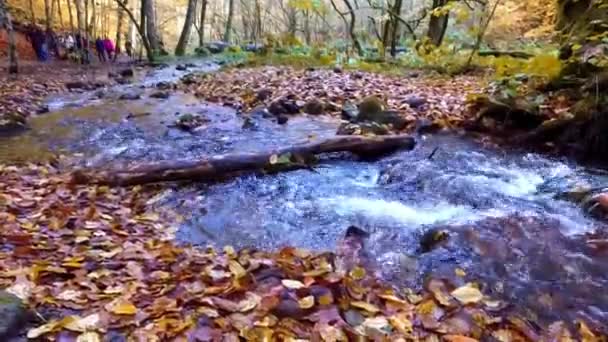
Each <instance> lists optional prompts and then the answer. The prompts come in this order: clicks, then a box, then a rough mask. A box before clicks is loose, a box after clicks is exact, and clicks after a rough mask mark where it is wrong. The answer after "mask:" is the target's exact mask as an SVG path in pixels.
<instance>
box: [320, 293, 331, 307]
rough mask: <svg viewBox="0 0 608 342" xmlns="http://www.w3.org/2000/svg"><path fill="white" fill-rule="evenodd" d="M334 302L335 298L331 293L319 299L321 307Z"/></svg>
mask: <svg viewBox="0 0 608 342" xmlns="http://www.w3.org/2000/svg"><path fill="white" fill-rule="evenodd" d="M333 302H334V297H333V296H332V295H331V293H326V294H324V295H322V296H320V297H319V304H320V305H329V304H331V303H333Z"/></svg>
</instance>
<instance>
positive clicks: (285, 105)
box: [268, 98, 300, 115]
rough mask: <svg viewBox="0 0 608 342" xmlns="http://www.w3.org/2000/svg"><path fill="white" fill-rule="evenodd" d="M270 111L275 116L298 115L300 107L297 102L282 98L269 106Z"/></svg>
mask: <svg viewBox="0 0 608 342" xmlns="http://www.w3.org/2000/svg"><path fill="white" fill-rule="evenodd" d="M268 111H269V112H270V113H272V114H274V115H280V114H297V113H299V112H300V107H299V106H298V105H297V104H296V101H294V100H290V99H288V98H282V99H279V100H276V101H274V102H273V103H271V104H270V106H268Z"/></svg>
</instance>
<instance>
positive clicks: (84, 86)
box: [65, 81, 105, 91]
mask: <svg viewBox="0 0 608 342" xmlns="http://www.w3.org/2000/svg"><path fill="white" fill-rule="evenodd" d="M104 86H105V84H104V83H101V82H83V81H74V82H67V83H66V84H65V87H66V89H67V90H69V91H72V90H95V89H98V88H101V87H104Z"/></svg>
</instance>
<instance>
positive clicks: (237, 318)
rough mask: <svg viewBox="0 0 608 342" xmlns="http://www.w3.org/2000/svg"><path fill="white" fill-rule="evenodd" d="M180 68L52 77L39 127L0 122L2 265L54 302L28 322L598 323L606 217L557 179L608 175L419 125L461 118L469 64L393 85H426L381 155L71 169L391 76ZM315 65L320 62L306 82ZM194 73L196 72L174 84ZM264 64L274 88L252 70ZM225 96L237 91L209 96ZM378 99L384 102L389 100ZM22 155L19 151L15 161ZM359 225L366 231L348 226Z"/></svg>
mask: <svg viewBox="0 0 608 342" xmlns="http://www.w3.org/2000/svg"><path fill="white" fill-rule="evenodd" d="M176 68H177V66H168V67H165V68H162V69H154V70H150V71H148V72H146V74H145V75H142V77H141V78H140V79H138V80H137V81H135V82H133V83H131V84H124V85H116V86H113V87H108V88H107V89H105V90H104V91H103V94H101V93H98V91H88V92H87V91H84V92H80V91H77V92H73V93H71V94H60V95H55V96H53V97H52V98H51V99H50V100H49V101H47V102H46V104H47V105H48V106H49V111H50V112H49V113H47V114H44V115H43V116H39V117H35V118H32V120H30V129H29V130H28V131H26V132H24V133H23V134H20V135H18V136H12V137H5V138H2V139H3V140H2V148H0V156H3V158H4V160H5V162H4V163H5V165H6V166H4V167H3V168H2V173H1V176H2V179H3V184H5V186H4V188H2V195H3V200H2V202H1V205H2V206H3V207H4V209H5V210H3V212H6V213H7V214H5V215H3V216H2V220H3V223H4V226H5V227H7V229H8V228H10V233H8V234H6V237H5V238H4V239H5V240H3V243H4V244H3V245H4V246H5V247H4V248H5V250H4V251H3V254H2V257H1V258H0V259H1V260H2V263H3V265H5V266H6V267H5V269H7V270H9V271H8V272H6V273H3V274H2V282H3V283H2V284H3V286H8V287H9V288H12V289H13V290H15V289H17V291H16V292H19V291H18V289H25V290H27V291H26V292H25V293H26V294H28V296H27V297H28V298H29V299H30V304H29V307H30V308H31V309H35V310H36V311H37V312H38V313H40V314H41V315H42V317H44V318H45V319H47V320H48V322H44V321H40V320H34V322H32V324H31V325H30V327H32V328H33V327H35V326H42V327H43V328H41V329H40V330H34V332H32V333H31V334H35V333H40V334H42V333H45V335H43V336H49V337H50V336H56V335H57V334H59V336H66V338H73V337H75V336H76V335H78V334H84V335H85V336H86V334H87V333H88V334H89V335H91V336H93V335H95V336H97V335H103V334H106V333H107V334H109V335H111V336H114V335H117V336H123V337H126V336H140V337H142V338H144V339H146V338H149V337H151V336H161V339H163V338H164V339H170V338H174V337H179V336H181V337H187V336H190V337H192V336H198V338H199V339H201V340H213V338H214V336H217V335H218V334H222V333H225V334H232V335H229V336H236V335H234V333H236V334H237V335H238V334H241V335H242V337H243V338H250V339H251V340H256V339H257V340H259V338H260V337H259V336H269V334H274V335H273V336H275V337H276V336H278V334H284V335H283V336H290V337H292V338H296V337H297V338H304V339H306V338H308V339H312V340H314V339H315V338H324V339H326V340H331V338H332V336H333V338H334V340H339V338H341V337H343V336H345V334H346V335H347V336H351V335H352V334H363V335H367V336H369V337H372V338H373V337H379V336H380V335H383V336H384V337H385V338H389V339H391V340H396V339H398V338H399V337H401V338H407V337H408V334H409V335H411V336H414V337H416V338H420V339H422V338H428V339H433V338H439V337H440V336H441V337H442V338H445V339H447V340H455V341H468V339H466V338H465V337H464V336H469V338H477V339H483V338H489V337H490V336H493V338H496V339H499V340H505V339H506V340H517V339H518V338H521V339H523V340H531V341H536V340H540V339H541V338H547V339H551V338H556V336H562V337H563V336H566V335H568V334H570V335H571V336H572V337H573V338H576V339H580V340H583V338H587V339H591V340H593V339H592V338H593V337H591V336H592V334H595V336H596V337H597V338H599V336H601V335H602V334H606V332H605V331H603V330H602V329H603V326H602V322H603V321H605V318H606V312H608V299H606V298H605V297H603V296H601V295H599V294H600V293H602V290H601V289H602V288H603V287H604V286H605V284H606V282H607V279H606V277H605V274H608V273H606V267H608V266H607V265H608V262H607V260H606V257H607V256H606V254H605V251H606V249H605V244H604V243H603V241H605V226H604V225H603V223H602V222H601V221H598V220H595V219H594V218H593V217H591V216H588V215H586V213H585V212H584V211H582V210H581V209H580V207H579V206H578V205H577V204H575V203H572V202H570V201H568V200H567V199H564V198H561V197H560V196H562V195H563V194H564V193H566V192H568V191H570V190H572V189H573V188H576V186H577V185H579V184H586V185H588V186H589V187H592V188H597V187H600V186H601V185H603V184H605V181H606V179H605V176H604V175H601V174H598V173H594V172H593V170H590V169H587V168H585V167H582V166H580V165H577V164H576V163H573V162H571V161H569V160H566V159H556V158H548V157H547V156H543V155H538V154H533V153H528V152H526V151H518V150H505V149H502V148H500V147H498V146H494V144H491V143H487V141H486V140H485V139H481V141H479V140H476V139H471V138H470V137H467V136H463V135H458V134H453V133H451V134H445V133H444V134H428V132H429V131H441V129H442V126H441V125H433V121H434V119H435V118H436V119H438V120H444V121H445V120H449V119H446V118H449V114H450V112H451V110H454V111H455V113H456V115H455V118H454V121H453V122H454V123H455V124H454V127H459V125H460V122H462V121H463V117H464V114H462V113H464V112H463V111H462V110H463V107H462V105H463V103H464V100H466V93H465V92H464V91H463V89H465V88H462V87H461V85H460V84H459V83H458V81H454V80H453V82H454V83H445V82H446V81H445V80H439V79H438V80H436V81H435V82H436V83H433V84H431V85H429V86H428V88H424V89H422V90H420V92H419V93H416V94H412V91H413V90H415V89H416V87H417V86H419V85H420V84H422V83H424V82H425V79H424V76H420V75H419V76H418V77H413V78H412V79H415V81H411V82H409V83H407V84H392V83H391V84H392V85H390V87H388V88H387V89H389V90H390V92H389V94H398V95H399V97H403V98H406V97H408V96H410V95H416V96H418V97H420V98H422V95H424V96H425V101H426V102H425V103H424V104H422V105H421V106H419V107H418V108H417V109H414V108H412V106H411V105H410V104H407V103H405V104H404V105H403V107H402V108H400V109H399V110H403V111H405V112H407V113H406V114H404V115H401V114H399V115H400V116H403V117H407V116H408V115H412V116H414V115H419V117H414V118H413V119H412V120H407V122H406V125H405V126H404V127H403V130H404V131H410V132H415V131H417V132H418V135H417V140H418V146H417V148H416V149H415V150H414V151H411V152H406V151H402V152H397V153H395V154H392V155H390V156H387V157H385V158H382V159H380V160H376V161H372V162H369V161H362V160H358V159H357V158H353V157H345V156H327V157H325V158H321V159H320V160H319V161H318V163H317V164H315V165H312V169H305V170H298V171H294V172H289V173H279V174H275V175H261V174H255V173H254V174H247V175H244V176H242V177H239V178H236V179H233V180H229V181H225V182H220V183H215V184H196V183H194V184H187V185H183V184H165V185H162V186H145V187H130V188H107V187H90V186H74V185H71V184H69V182H68V181H67V177H68V176H69V174H68V173H69V172H70V171H71V170H73V169H74V168H76V167H93V168H103V167H108V166H120V165H125V164H131V163H136V162H142V161H159V160H175V159H186V160H193V159H197V158H200V157H201V156H209V155H217V154H222V153H230V152H254V151H263V150H267V149H269V148H276V147H280V146H286V145H291V144H297V143H301V142H303V141H311V140H316V139H323V138H325V137H331V136H334V135H335V134H336V131H338V129H339V128H340V126H342V125H343V124H344V122H343V121H341V120H340V119H339V118H338V117H339V116H341V115H342V112H343V111H342V110H338V109H336V110H334V111H332V112H331V113H330V114H331V115H323V114H312V113H311V114H289V113H275V114H273V113H271V112H270V111H269V110H264V108H263V107H262V108H260V106H262V105H263V106H264V107H269V106H270V105H271V104H272V103H274V102H276V101H275V100H281V99H282V98H285V99H284V100H282V102H281V105H280V106H278V107H280V108H277V109H282V110H285V109H286V108H287V107H289V106H285V104H289V103H291V102H293V104H294V105H296V106H297V107H298V111H300V107H304V106H305V105H306V102H308V101H309V100H311V99H312V98H311V96H313V95H314V93H315V92H317V91H326V92H327V93H328V94H329V95H324V96H326V97H321V99H322V100H325V99H326V98H327V99H329V97H331V96H335V97H339V98H340V99H341V100H346V99H347V98H346V97H343V95H341V94H343V93H341V92H342V91H344V90H347V92H346V93H347V94H350V93H352V94H353V95H352V96H353V98H352V99H353V102H354V101H355V100H356V101H362V100H363V99H364V98H366V97H368V96H370V95H382V94H381V93H382V92H381V91H379V92H376V90H382V89H384V88H385V87H386V84H385V83H381V81H380V80H378V79H376V77H377V76H374V75H368V74H363V75H362V76H361V78H359V76H354V75H356V73H354V72H344V71H342V72H336V71H335V70H311V71H301V72H298V73H296V74H294V76H293V78H290V77H289V74H281V71H280V70H284V69H282V68H273V69H263V70H264V71H262V72H261V74H260V75H259V76H256V74H255V71H252V70H245V71H244V72H245V73H244V74H238V71H235V70H232V71H228V75H247V76H246V77H245V78H240V80H241V81H238V82H237V80H238V79H239V77H240V76H235V77H232V76H231V77H227V78H223V77H224V76H225V75H226V74H224V73H218V74H215V73H214V74H211V75H210V76H202V77H201V76H189V75H188V74H190V73H191V72H192V71H197V69H198V72H210V71H214V70H216V67H215V66H212V65H207V64H206V63H200V64H199V65H198V66H196V67H186V69H190V70H176ZM180 69H183V68H181V67H180ZM192 69H194V70H192ZM254 70H255V69H254ZM283 72H285V71H283ZM306 73H308V74H309V75H308V76H306V75H307V74H306ZM333 74H336V75H338V76H337V78H336V79H337V80H340V81H339V82H336V81H335V80H336V79H334V78H332V76H331V75H333ZM310 75H313V76H312V77H314V75H316V77H317V78H316V79H314V80H312V81H311V85H310V87H308V88H306V91H305V92H301V91H300V92H298V89H300V88H302V89H303V87H304V86H303V85H302V84H303V83H302V82H306V78H307V77H310ZM410 76H414V75H410ZM198 77H201V81H200V82H201V83H197V82H199V81H197V80H196V78H198ZM325 77H327V78H328V81H327V82H324V81H323V80H324V79H325ZM351 77H352V78H351ZM290 80H291V81H292V83H293V86H289V82H290ZM191 81H196V82H193V83H190V87H196V91H194V90H193V89H191V88H188V89H187V90H188V91H187V92H186V93H184V92H182V91H179V90H175V88H178V89H179V88H181V87H182V85H183V84H184V83H189V82H191ZM285 82H287V83H285ZM383 82H384V81H383ZM391 82H392V81H391ZM429 82H430V81H429ZM442 82H443V83H442ZM254 83H257V85H254ZM387 84H389V83H387ZM269 85H272V87H274V88H272V89H270V90H271V92H270V94H268V92H261V90H263V88H268V86H269ZM216 86H217V87H216ZM296 86H297V87H296ZM300 86H302V87H300ZM359 86H361V87H362V89H365V91H358V90H357V89H359V88H358V87H359ZM324 87H325V88H324ZM366 87H367V88H366ZM435 87H437V88H435ZM343 88H344V89H343ZM248 89H251V90H248ZM334 89H335V90H334ZM348 89H353V90H352V91H348ZM433 89H435V90H433ZM474 89H476V87H472V89H470V90H471V91H474ZM339 91H340V93H338V92H339ZM193 92H196V93H198V97H197V96H195V95H194V94H192V93H193ZM332 92H335V94H334V95H331V94H332ZM159 93H162V94H163V96H160V95H156V94H159ZM222 93H223V94H225V95H224V96H218V94H220V95H221V94H222ZM263 93H266V95H268V96H267V98H266V99H264V100H260V99H259V98H258V95H260V94H262V95H263ZM125 94H128V95H129V96H128V98H127V97H125ZM132 94H133V95H137V96H130V95H132ZM307 94H309V95H310V96H309V95H307ZM442 94H445V95H446V98H445V99H443V98H442V96H441V95H442ZM165 95H166V96H165ZM290 95H294V96H296V98H293V96H290ZM207 96H209V98H207ZM213 96H215V97H216V98H217V99H218V100H217V102H219V104H223V105H225V106H220V105H218V104H214V103H209V102H206V101H201V98H203V99H206V100H213V98H211V97H213ZM247 96H254V101H251V102H246V101H245V100H247V99H248V97H247ZM314 96H317V95H314ZM319 96H320V95H319ZM243 97H244V98H243ZM290 97H291V98H290ZM383 100H384V99H383ZM243 101H245V102H243ZM334 102H335V101H334ZM386 102H388V103H387V107H386V108H382V109H381V111H382V112H385V111H390V110H391V109H393V110H394V107H395V106H396V104H397V103H398V102H396V101H395V100H391V98H390V97H389V98H388V99H386ZM232 106H234V107H236V110H235V109H234V108H231V107H232ZM275 107H276V106H275ZM311 108H312V107H310V108H309V109H311ZM323 108H324V109H325V105H323ZM248 109H254V110H253V112H250V111H248ZM266 109H268V108H266ZM355 109H358V108H357V106H356V105H355ZM281 115H286V116H287V121H286V122H283V123H282V124H281V123H280V122H279V120H278V118H279V117H280V116H281ZM192 117H196V118H200V119H199V120H196V121H194V122H195V123H196V124H195V125H187V126H180V125H176V123H178V122H181V121H183V119H185V118H192ZM418 119H427V120H428V121H430V123H429V122H421V120H418ZM439 123H441V122H439ZM351 124H353V123H352V122H351ZM354 124H355V125H359V123H357V122H355V123H354ZM417 124H418V125H417ZM420 124H424V125H423V127H425V128H428V129H429V130H426V129H422V130H420ZM391 125H392V124H391V123H389V124H387V125H386V126H387V127H388V128H389V131H390V130H392V129H393V127H390V126H391ZM381 126H384V124H381ZM417 126H418V127H417ZM436 126H438V127H436ZM41 152H48V154H47V153H41ZM57 152H60V153H61V154H63V155H64V157H60V158H57V157H51V158H50V162H51V165H54V166H51V165H48V164H47V163H46V162H43V160H47V159H46V156H52V155H55V154H56V153H57ZM16 163H18V164H21V165H24V164H25V166H19V167H17V166H9V165H10V164H16ZM28 163H34V165H30V166H27V165H28ZM351 225H356V226H358V227H359V228H361V229H362V230H363V231H365V233H364V234H359V235H357V234H355V236H354V237H353V235H352V234H351V235H348V236H347V237H345V234H346V232H347V231H348V230H347V228H348V227H349V226H351ZM364 235H369V236H367V237H366V238H363V236H364ZM207 245H212V246H214V247H215V250H218V251H219V250H224V252H223V253H221V252H211V251H210V250H207V249H206V248H205V246H207ZM62 246H63V247H62ZM225 246H233V248H227V249H225V248H224V247H225ZM286 246H292V247H293V248H287V249H285V247H286ZM304 249H306V250H310V251H311V252H303V250H304ZM254 250H255V251H258V252H254ZM328 251H329V252H328ZM355 264H358V265H361V269H360V268H357V267H355ZM344 265H347V267H346V268H347V269H344V267H345V266H344ZM362 269H366V271H365V272H363V271H362ZM243 270H244V271H243ZM305 272H308V273H306V274H304V273H305ZM85 273H88V274H93V276H87V275H85ZM431 279H435V280H431ZM469 283H471V284H469ZM372 284H375V285H372ZM361 287H365V288H373V289H374V290H373V291H371V293H369V294H362V293H361V291H360V290H361ZM389 288H390V289H391V290H390V291H388V292H387V290H388V289H389ZM404 288H409V289H411V290H404ZM269 289H271V290H269ZM457 289H459V290H457ZM30 290H31V291H30ZM456 290H457V291H456ZM454 291H456V292H454ZM13 292H15V291H13ZM330 293H331V295H329V294H330ZM463 293H464V294H465V295H464V297H463V296H462V295H463ZM268 294H270V295H268ZM481 294H483V295H481ZM266 297H271V298H266ZM311 297H312V298H311ZM330 297H331V301H330ZM459 298H460V299H459ZM70 315H73V316H74V317H71V318H67V319H64V317H66V316H70ZM85 317H86V318H87V319H86V320H82V318H85ZM479 317H482V318H483V319H481V320H478V319H477V318H479ZM556 321H562V322H563V323H556V324H553V325H552V323H553V322H556ZM295 322H298V323H295ZM480 322H481V323H480ZM580 322H585V323H584V324H583V323H580ZM45 323H46V324H45ZM410 323H411V327H410ZM590 331H595V333H590ZM256 334H261V335H256ZM446 335H449V336H446ZM83 338H84V337H83Z"/></svg>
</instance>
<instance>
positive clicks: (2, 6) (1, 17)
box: [0, 0, 19, 74]
mask: <svg viewBox="0 0 608 342" xmlns="http://www.w3.org/2000/svg"><path fill="white" fill-rule="evenodd" d="M0 22H1V23H2V27H4V29H5V30H6V33H7V34H8V59H9V67H8V73H9V74H17V73H19V62H18V60H17V59H18V58H17V44H16V43H15V32H14V30H13V22H12V20H11V14H10V13H9V11H8V8H7V7H6V3H5V2H4V0H0Z"/></svg>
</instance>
